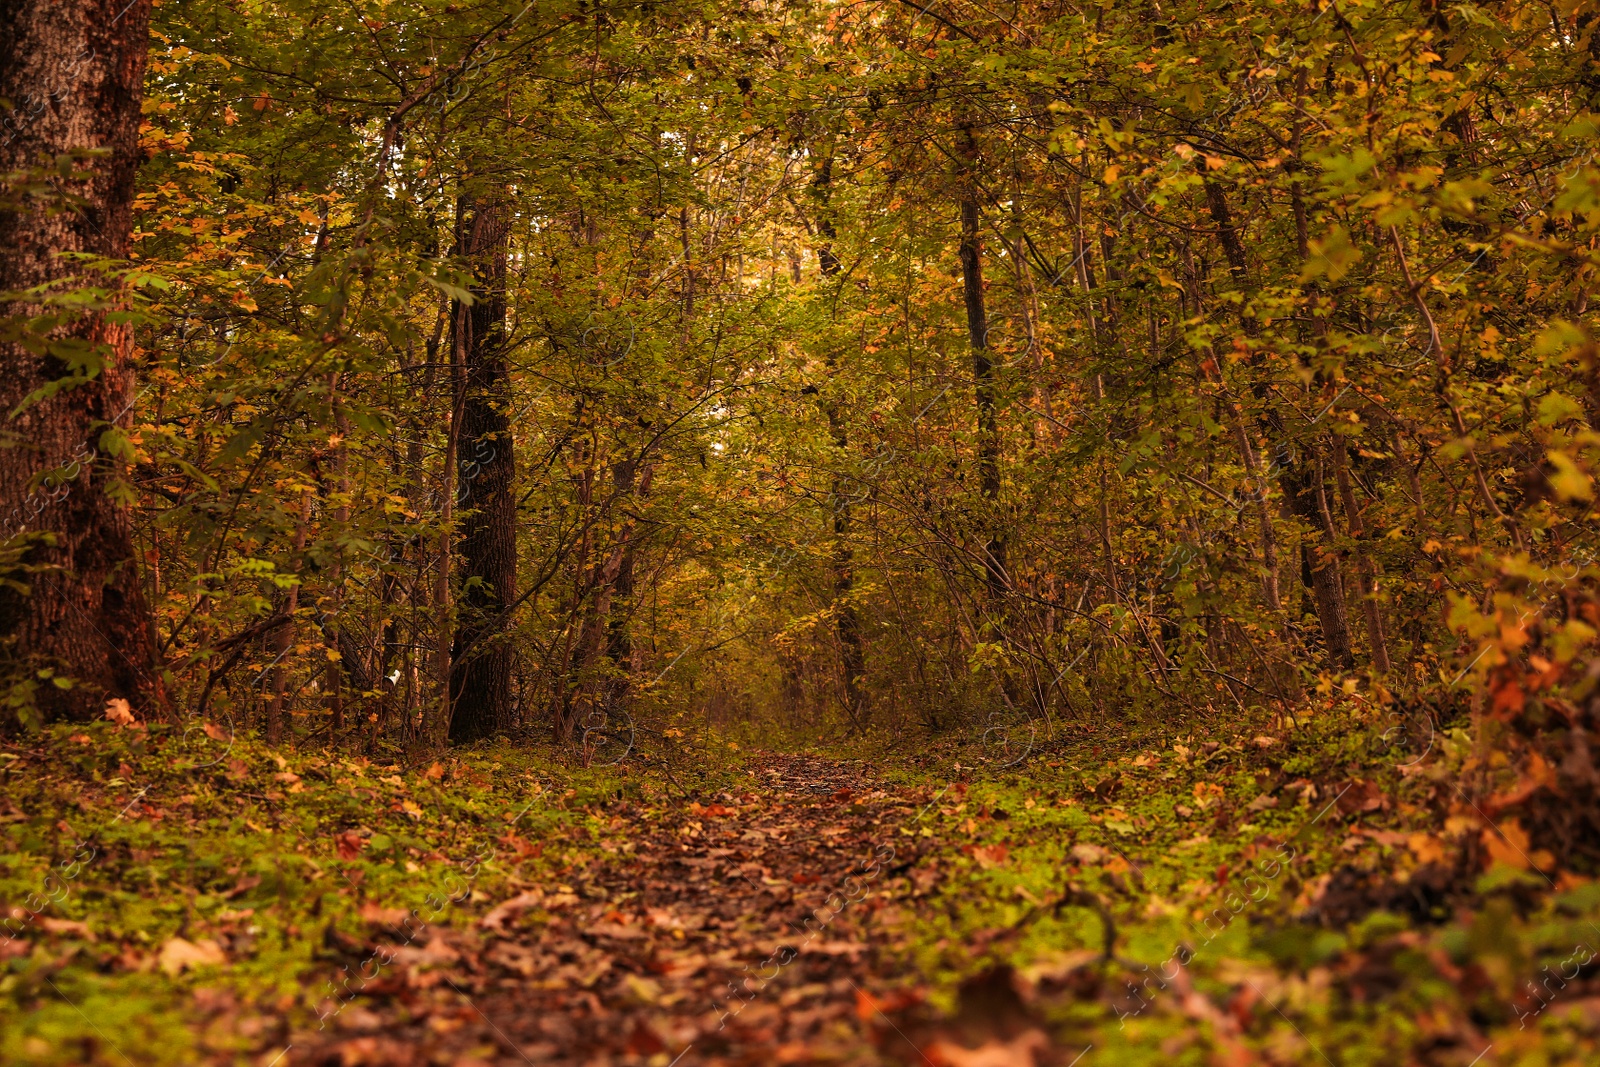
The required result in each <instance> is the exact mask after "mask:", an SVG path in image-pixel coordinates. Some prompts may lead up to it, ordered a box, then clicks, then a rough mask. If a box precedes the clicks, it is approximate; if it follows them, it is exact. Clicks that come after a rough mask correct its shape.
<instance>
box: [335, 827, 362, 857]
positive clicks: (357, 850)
mask: <svg viewBox="0 0 1600 1067" xmlns="http://www.w3.org/2000/svg"><path fill="white" fill-rule="evenodd" d="M333 844H334V847H335V848H337V849H338V850H339V858H340V859H342V860H353V859H355V858H356V857H357V856H359V855H361V850H362V848H364V847H365V846H366V842H365V841H363V840H362V838H361V835H360V834H358V833H356V832H355V831H354V830H346V831H344V832H343V833H341V834H336V835H334V838H333Z"/></svg>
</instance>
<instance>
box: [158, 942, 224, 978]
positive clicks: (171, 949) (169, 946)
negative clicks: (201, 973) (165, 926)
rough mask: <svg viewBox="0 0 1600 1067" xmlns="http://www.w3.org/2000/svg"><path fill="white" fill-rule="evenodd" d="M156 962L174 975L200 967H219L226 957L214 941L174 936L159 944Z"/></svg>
mask: <svg viewBox="0 0 1600 1067" xmlns="http://www.w3.org/2000/svg"><path fill="white" fill-rule="evenodd" d="M156 962H157V965H158V966H160V968H161V969H162V970H163V971H165V972H166V973H167V974H169V975H173V976H176V975H179V974H181V973H183V972H184V971H189V970H198V969H199V968H201V967H221V966H223V965H224V964H226V963H227V962H228V957H227V954H226V953H224V952H223V951H222V946H221V945H219V944H217V943H216V942H215V941H209V940H203V941H185V940H184V939H183V938H181V937H174V938H173V939H172V940H170V941H168V942H167V943H166V944H165V945H162V946H161V953H160V955H159V956H158V957H157V960H156Z"/></svg>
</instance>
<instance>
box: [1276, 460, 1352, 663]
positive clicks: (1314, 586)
mask: <svg viewBox="0 0 1600 1067" xmlns="http://www.w3.org/2000/svg"><path fill="white" fill-rule="evenodd" d="M1282 481H1283V488H1284V496H1285V498H1286V499H1287V500H1288V502H1289V510H1290V511H1292V512H1293V513H1294V516H1295V518H1297V519H1299V520H1300V521H1301V522H1303V523H1305V524H1306V525H1307V526H1309V527H1310V528H1311V529H1312V531H1314V533H1313V541H1312V542H1311V548H1310V551H1311V557H1310V562H1311V592H1312V598H1313V599H1314V600H1315V601H1316V607H1317V621H1318V622H1319V623H1320V624H1321V626H1322V640H1323V645H1324V648H1325V649H1326V651H1327V654H1328V659H1329V661H1330V662H1331V663H1332V664H1333V666H1335V667H1339V668H1343V669H1345V670H1349V669H1351V668H1352V667H1354V666H1355V658H1354V657H1353V656H1352V655H1351V652H1350V615H1349V611H1348V609H1347V608H1346V606H1345V599H1344V584H1343V582H1342V581H1341V580H1340V576H1339V556H1338V551H1337V548H1336V547H1335V544H1334V539H1333V537H1332V536H1331V534H1330V532H1329V531H1328V530H1327V519H1326V516H1325V515H1324V508H1323V507H1322V505H1321V504H1319V502H1318V497H1319V496H1322V495H1323V489H1322V474H1321V470H1320V466H1319V464H1318V463H1317V462H1316V459H1315V457H1314V456H1313V455H1311V454H1310V452H1309V450H1308V451H1307V452H1305V453H1304V454H1302V455H1301V457H1300V462H1298V463H1296V464H1293V465H1291V466H1288V467H1287V468H1286V469H1285V470H1284V472H1283V477H1282Z"/></svg>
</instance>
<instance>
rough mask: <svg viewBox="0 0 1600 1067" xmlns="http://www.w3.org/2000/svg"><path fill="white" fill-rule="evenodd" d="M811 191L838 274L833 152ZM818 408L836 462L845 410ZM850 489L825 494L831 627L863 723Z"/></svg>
mask: <svg viewBox="0 0 1600 1067" xmlns="http://www.w3.org/2000/svg"><path fill="white" fill-rule="evenodd" d="M811 185H812V192H813V194H814V195H815V196H816V198H817V200H818V202H819V204H820V209H819V210H818V212H817V233H818V235H819V236H821V238H822V241H821V243H819V244H818V246H817V263H818V265H819V268H820V272H821V274H822V276H823V277H824V278H832V277H834V276H836V275H837V274H838V273H839V271H840V269H841V268H842V267H843V264H842V263H841V262H840V261H839V256H838V254H837V253H835V252H834V250H833V242H834V240H835V238H836V237H837V233H836V231H835V230H834V226H833V214H832V210H831V205H830V203H829V201H830V198H831V195H832V190H833V158H832V156H831V154H830V155H827V156H825V157H824V158H823V160H822V165H821V166H820V167H818V168H817V175H816V177H815V178H814V179H813V180H812V183H811ZM827 366H828V377H829V379H830V380H831V379H833V378H834V377H835V376H836V371H837V368H838V360H837V359H836V358H835V357H834V355H833V352H832V350H831V349H830V351H829V353H828V357H827ZM822 413H823V415H824V416H825V417H826V418H827V420H828V437H829V439H830V440H831V441H832V442H833V447H834V448H835V449H836V450H837V453H838V459H839V462H841V463H842V462H844V461H845V458H846V455H847V449H848V447H849V444H850V438H849V435H848V433H847V432H846V430H845V425H844V416H843V414H842V413H841V411H840V409H839V398H838V396H837V395H836V394H835V393H833V392H829V393H827V394H826V398H825V399H824V400H823V403H822ZM848 491H849V489H848V487H847V486H846V485H845V479H843V478H842V477H839V476H838V475H835V476H834V478H833V485H832V487H831V489H830V492H829V494H828V499H829V501H830V502H831V506H832V508H833V552H832V558H831V559H830V560H829V564H830V566H831V568H832V570H833V620H834V627H835V633H837V635H838V637H839V669H840V671H841V673H842V674H843V675H844V704H845V714H847V715H849V716H850V721H851V722H853V723H854V724H855V725H856V727H857V728H858V729H859V728H861V727H862V726H863V725H864V724H865V722H866V713H867V708H866V699H865V695H864V694H863V693H862V691H861V680H862V678H863V677H864V676H865V675H866V672H867V657H866V651H865V649H864V647H863V645H862V641H861V618H860V615H859V614H858V613H857V612H856V606H855V602H854V601H853V600H852V599H851V595H852V594H853V593H854V592H855V584H856V577H855V550H854V549H853V548H851V546H850V520H851V515H850V503H849V498H848V496H847V495H846V494H847V493H848Z"/></svg>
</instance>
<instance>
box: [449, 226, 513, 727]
mask: <svg viewBox="0 0 1600 1067" xmlns="http://www.w3.org/2000/svg"><path fill="white" fill-rule="evenodd" d="M510 233H511V211H510V207H509V205H507V204H506V203H505V202H504V200H503V199H488V198H485V199H481V200H479V199H474V198H473V197H471V196H468V195H463V196H462V197H461V200H460V206H459V209H458V213H457V232H456V240H457V247H458V250H459V252H460V254H461V255H462V257H463V258H464V259H466V260H467V261H468V262H469V263H471V264H472V269H473V274H474V277H475V281H476V284H475V285H474V286H473V301H472V304H471V305H470V306H468V305H466V304H465V303H461V302H458V304H457V307H456V316H455V345H456V351H457V353H458V355H459V357H460V359H461V367H460V371H459V373H460V376H461V381H460V383H459V388H460V389H461V390H462V394H461V400H460V405H461V431H460V433H461V445H460V450H459V453H458V457H459V458H458V460H457V466H458V467H459V485H460V488H459V490H458V495H457V503H458V504H459V505H460V506H461V507H462V508H464V509H467V510H466V517H465V519H464V521H463V523H462V531H461V538H460V544H459V548H460V552H461V558H462V568H461V578H460V580H461V595H460V597H459V598H458V600H457V611H458V612H459V615H460V621H459V624H458V625H457V628H456V633H455V647H454V649H453V650H452V652H451V656H450V739H451V740H452V741H472V740H476V739H477V738H480V737H491V736H493V735H494V734H496V733H498V732H500V731H503V730H509V729H510V728H511V727H512V726H513V725H514V724H515V708H514V707H513V704H512V694H511V664H512V661H513V651H512V648H511V646H510V645H509V644H508V643H507V641H506V639H505V630H506V629H507V622H508V618H507V616H508V613H509V612H510V610H511V608H512V604H513V601H514V600H515V599H516V595H517V531H516V517H517V502H516V497H515V480H516V453H515V450H514V448H513V441H512V436H511V420H510V417H509V415H508V411H507V409H508V408H509V406H510V399H511V386H510V378H509V372H508V370H507V365H506V329H505V318H506V245H507V241H508V238H509V237H510Z"/></svg>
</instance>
